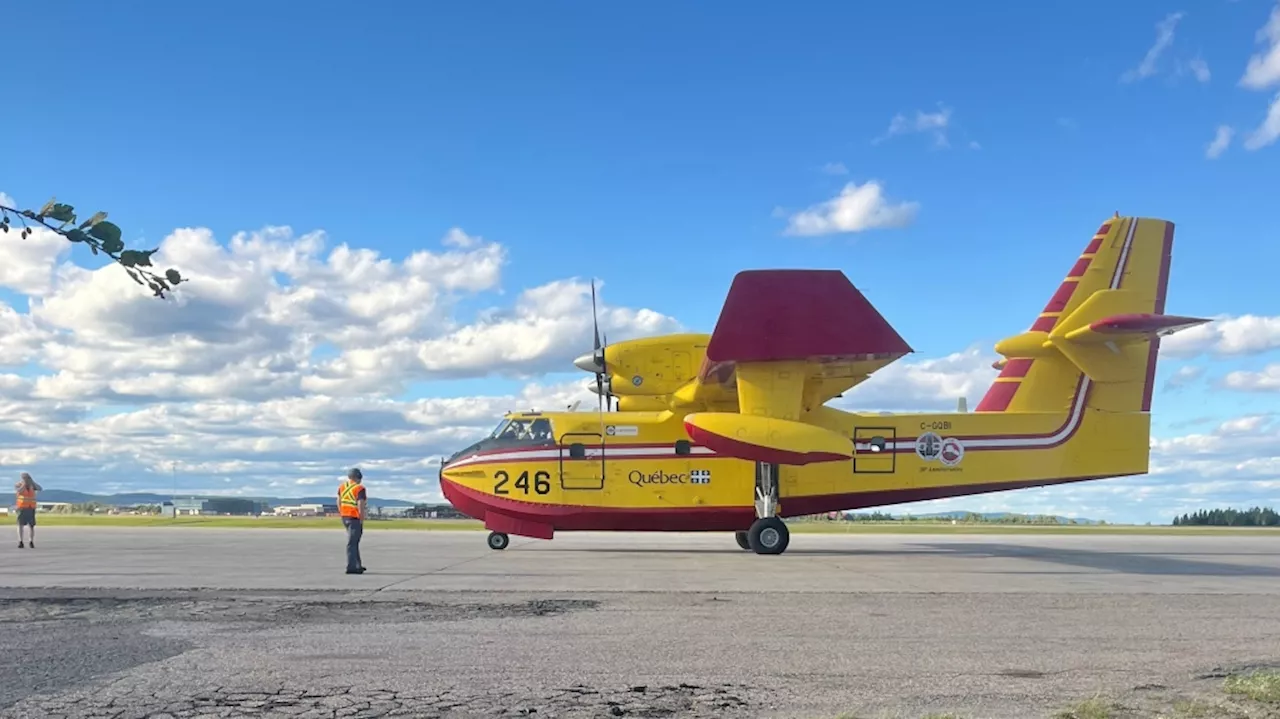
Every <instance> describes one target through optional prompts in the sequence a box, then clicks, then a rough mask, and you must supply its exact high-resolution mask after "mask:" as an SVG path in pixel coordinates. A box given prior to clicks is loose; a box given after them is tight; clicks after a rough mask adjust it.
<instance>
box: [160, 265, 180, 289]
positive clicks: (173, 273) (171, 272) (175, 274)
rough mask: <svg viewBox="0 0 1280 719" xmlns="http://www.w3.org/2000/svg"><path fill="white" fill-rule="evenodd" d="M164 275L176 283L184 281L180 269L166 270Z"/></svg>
mask: <svg viewBox="0 0 1280 719" xmlns="http://www.w3.org/2000/svg"><path fill="white" fill-rule="evenodd" d="M164 277H165V279H167V280H169V282H171V283H173V284H175V285H176V284H178V283H179V282H182V275H179V274H178V271H177V270H175V269H173V268H170V269H167V270H165V271H164Z"/></svg>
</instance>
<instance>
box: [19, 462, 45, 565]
mask: <svg viewBox="0 0 1280 719" xmlns="http://www.w3.org/2000/svg"><path fill="white" fill-rule="evenodd" d="M41 489H44V488H43V487H41V486H40V485H38V484H36V481H35V480H34V479H32V478H31V475H29V474H27V473H26V472H23V473H22V479H20V480H18V482H17V484H15V485H13V491H14V494H15V495H16V499H17V501H16V502H14V504H16V505H17V510H18V549H23V548H25V547H28V546H29V547H31V548H32V549H35V548H36V492H39V491H40V490H41ZM23 527H26V528H27V534H26V535H24V534H23V532H22V528H23ZM28 537H29V539H28ZM24 539H28V541H26V542H24V541H23V540H24Z"/></svg>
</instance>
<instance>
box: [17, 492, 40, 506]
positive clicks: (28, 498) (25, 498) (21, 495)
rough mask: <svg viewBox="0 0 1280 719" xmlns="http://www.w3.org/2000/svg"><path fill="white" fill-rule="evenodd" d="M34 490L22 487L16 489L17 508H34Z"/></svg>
mask: <svg viewBox="0 0 1280 719" xmlns="http://www.w3.org/2000/svg"><path fill="white" fill-rule="evenodd" d="M35 508H36V491H35V490H34V489H27V488H26V487H23V488H21V489H19V490H18V509H35Z"/></svg>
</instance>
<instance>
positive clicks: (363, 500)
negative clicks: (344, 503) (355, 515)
mask: <svg viewBox="0 0 1280 719" xmlns="http://www.w3.org/2000/svg"><path fill="white" fill-rule="evenodd" d="M356 502H357V503H358V504H359V505H360V520H361V521H364V518H365V516H366V515H368V513H369V505H368V502H369V493H368V492H367V491H365V488H364V487H361V488H360V491H359V492H357V493H356Z"/></svg>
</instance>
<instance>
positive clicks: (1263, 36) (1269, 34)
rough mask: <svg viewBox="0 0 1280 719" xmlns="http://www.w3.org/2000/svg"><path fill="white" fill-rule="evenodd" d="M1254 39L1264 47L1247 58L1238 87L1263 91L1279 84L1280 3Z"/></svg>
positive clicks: (1273, 9)
mask: <svg viewBox="0 0 1280 719" xmlns="http://www.w3.org/2000/svg"><path fill="white" fill-rule="evenodd" d="M1256 38H1257V41H1258V42H1259V43H1261V44H1262V45H1263V46H1264V47H1263V49H1262V50H1259V51H1258V52H1256V53H1254V54H1253V55H1251V56H1250V57H1249V62H1248V64H1247V65H1245V70H1244V75H1243V76H1241V78H1240V85H1241V86H1243V87H1247V88H1249V89H1251V90H1264V89H1266V88H1268V87H1271V86H1272V85H1275V84H1277V83H1280V3H1277V4H1276V6H1275V7H1274V8H1272V9H1271V15H1270V16H1269V17H1268V18H1267V23H1266V24H1265V25H1263V26H1262V29H1260V30H1258V33H1257V36H1256Z"/></svg>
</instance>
